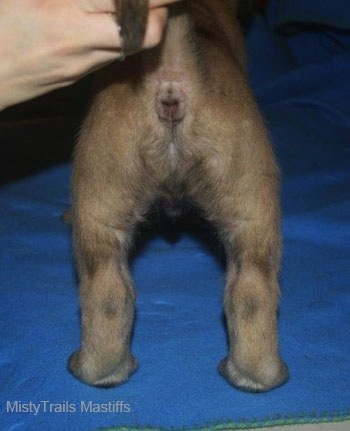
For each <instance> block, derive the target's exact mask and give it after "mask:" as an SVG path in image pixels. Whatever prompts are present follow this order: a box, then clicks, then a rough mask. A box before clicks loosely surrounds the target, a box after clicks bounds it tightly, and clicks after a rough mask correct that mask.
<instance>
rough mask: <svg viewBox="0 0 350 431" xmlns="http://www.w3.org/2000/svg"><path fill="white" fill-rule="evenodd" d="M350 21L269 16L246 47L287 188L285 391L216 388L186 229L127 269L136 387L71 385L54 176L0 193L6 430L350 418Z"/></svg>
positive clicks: (215, 343)
mask: <svg viewBox="0 0 350 431" xmlns="http://www.w3.org/2000/svg"><path fill="white" fill-rule="evenodd" d="M282 3H283V7H282V6H281V4H282ZM306 3H308V5H309V6H308V8H306V7H301V5H305V4H306ZM321 3H322V5H321ZM337 3H338V8H337ZM279 4H280V8H278V5H279ZM293 5H294V6H295V7H294V6H293ZM316 6H317V9H315V7H316ZM326 7H327V8H328V9H327V10H326V9H324V8H326ZM312 8H314V9H312ZM312 10H314V11H315V10H317V11H318V14H313V13H311V11H312ZM337 11H338V16H336V15H337V14H336V12H337ZM325 12H326V13H325ZM328 12H329V13H328ZM349 14H350V5H349V2H348V1H346V0H344V1H341V0H337V1H336V0H332V1H326V0H324V1H322V2H319V1H316V0H315V1H311V0H308V1H307V2H305V1H303V0H300V1H296V0H290V1H287V0H286V1H285V2H277V1H272V3H271V6H270V9H269V11H268V16H267V17H266V18H263V17H259V16H258V17H256V19H255V20H254V22H253V23H252V28H251V31H250V33H249V35H248V37H247V39H248V40H247V42H248V53H249V57H250V60H251V61H250V76H251V82H252V85H253V88H254V89H255V92H256V95H257V99H258V102H259V104H260V106H261V108H262V110H263V113H264V115H265V118H266V121H267V125H268V127H269V130H270V133H271V137H272V141H273V145H274V147H275V151H276V154H277V157H278V160H279V163H280V166H281V169H282V173H283V190H282V204H283V214H284V217H283V234H284V255H283V271H282V276H281V285H282V300H281V306H280V315H279V327H280V340H281V351H282V355H283V357H284V358H285V360H286V362H287V363H288V365H289V368H290V372H291V378H290V380H289V382H288V383H287V384H286V385H284V386H282V387H281V388H278V389H276V390H274V391H272V392H270V393H266V394H247V393H243V392H239V391H237V390H235V389H233V388H232V387H230V386H229V385H228V384H227V383H226V381H225V380H224V379H222V378H221V377H220V376H219V374H218V373H217V368H216V367H217V364H218V362H219V360H220V359H221V358H222V357H224V356H225V354H226V351H227V345H226V336H225V328H224V324H223V319H222V305H221V298H222V288H223V273H224V269H223V266H222V264H221V262H220V260H219V259H218V258H217V256H216V254H215V253H213V250H212V249H211V247H210V241H209V239H208V237H207V235H206V232H203V228H200V227H193V226H187V227H183V228H182V229H179V228H178V227H176V226H175V227H173V228H172V234H173V237H174V238H175V237H176V236H177V238H175V239H176V240H174V238H173V240H171V241H170V240H169V238H168V235H166V234H164V232H162V231H160V230H157V229H156V228H155V229H154V231H151V232H148V233H147V235H145V236H144V237H143V239H142V247H141V248H140V249H139V252H138V254H137V255H136V257H135V258H134V259H133V264H132V272H133V276H134V280H135V284H136V287H137V291H138V300H137V318H136V323H135V330H134V334H133V343H132V350H133V352H134V354H135V356H136V357H137V358H138V360H139V364H140V367H139V370H138V372H137V373H136V374H135V375H133V376H132V378H131V379H130V381H129V382H128V383H127V384H125V385H123V386H120V387H118V388H115V389H111V390H102V389H95V388H91V387H88V386H86V385H83V384H82V383H80V382H78V381H77V380H75V379H74V378H73V377H72V376H71V375H70V374H69V373H68V372H67V371H66V360H67V357H68V355H69V354H70V353H71V352H72V351H73V350H75V349H76V348H77V347H78V345H79V312H78V301H77V292H76V278H75V274H74V268H73V261H72V255H71V251H70V236H69V232H68V230H67V228H66V227H65V226H64V225H63V224H62V223H61V222H60V215H61V213H62V210H63V209H64V207H65V206H66V204H67V201H68V187H69V175H70V167H69V166H57V167H55V168H54V169H51V170H49V171H45V172H42V173H40V174H39V175H36V176H33V177H31V178H27V179H25V180H24V181H20V182H16V183H13V184H11V185H7V186H6V187H4V188H2V189H1V190H0V201H1V203H0V242H1V245H0V247H1V248H0V250H1V260H0V266H1V272H0V286H1V303H0V315H1V354H0V374H1V405H0V408H1V417H0V421H1V429H3V430H15V429H23V430H28V431H34V430H35V431H36V430H46V429H48V430H53V431H56V430H57V431H58V430H62V429H67V430H68V429H69V430H71V431H81V430H94V429H96V428H98V427H112V426H116V427H118V426H126V427H131V426H140V427H141V428H143V429H144V428H145V427H146V426H151V427H155V428H156V427H162V428H170V427H176V428H179V427H187V428H192V427H196V426H198V427H201V428H204V427H208V429H222V428H223V427H224V426H227V424H230V426H231V427H232V428H235V427H237V428H238V427H241V428H242V427H243V426H245V427H248V426H257V425H263V424H264V425H266V424H268V423H271V424H276V423H293V422H298V421H300V422H308V421H320V420H343V419H345V418H349V416H350V361H349V357H350V348H349V346H350V313H349V310H350V169H349V168H350V141H349V139H350V138H349V137H350V38H349V33H347V32H346V31H344V26H345V27H346V25H347V27H346V28H349V25H348V24H349V23H350V19H349ZM321 16H322V17H323V18H322V19H321V18H320V17H321ZM310 17H311V18H310ZM315 17H317V19H318V20H317V21H316V22H315V20H314V18H315ZM324 19H327V20H328V19H329V21H327V23H325V22H324ZM346 19H347V21H346ZM318 23H320V24H321V25H322V26H318V25H317V24H318ZM344 23H345V24H344ZM291 24H292V26H291ZM309 24H312V26H311V27H310V26H309ZM325 24H327V28H325V27H324V25H325ZM291 29H292V30H291ZM1 145H11V142H5V143H1ZM0 149H1V148H0ZM225 424H226V425H225ZM125 429H128V428H123V430H125ZM206 429H207V428H206Z"/></svg>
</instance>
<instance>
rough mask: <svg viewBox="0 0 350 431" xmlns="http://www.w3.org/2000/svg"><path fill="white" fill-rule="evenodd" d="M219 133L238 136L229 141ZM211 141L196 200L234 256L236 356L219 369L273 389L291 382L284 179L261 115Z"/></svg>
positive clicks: (231, 294)
mask: <svg viewBox="0 0 350 431" xmlns="http://www.w3.org/2000/svg"><path fill="white" fill-rule="evenodd" d="M238 118H239V117H238ZM221 126H222V124H221ZM243 129H244V130H243ZM220 130H227V131H229V130H231V133H230V136H224V135H223V133H222V132H221V131H220ZM204 133H205V132H204ZM208 138H209V136H207V139H208ZM211 140H212V142H213V150H211V151H212V154H206V155H204V156H203V162H202V163H201V172H200V173H198V174H197V177H199V178H200V179H201V182H203V184H202V185H201V184H200V183H199V186H198V189H197V193H196V199H197V202H198V204H199V205H200V206H202V207H203V208H204V210H205V212H206V214H207V216H208V218H209V219H210V220H211V221H212V222H213V223H214V224H215V225H216V226H217V227H218V229H219V232H220V236H221V238H222V241H223V243H224V245H225V249H226V254H227V279H226V286H225V293H224V309H225V316H226V322H227V329H228V337H229V354H228V356H227V358H226V359H224V360H223V361H222V362H221V364H220V367H219V370H220V373H221V374H222V375H223V376H224V377H225V378H226V379H227V380H228V381H229V382H230V383H231V384H232V385H234V386H236V387H238V388H240V389H242V390H246V391H251V392H262V391H268V390H270V389H272V388H274V387H276V386H279V385H281V384H283V383H284V382H285V381H286V380H287V378H288V371H287V367H286V366H285V364H284V362H283V361H282V360H281V359H280V356H279V351H278V340H277V318H276V314H277V306H278V297H279V287H278V271H279V261H280V243H281V241H280V232H279V196H278V195H279V193H278V192H279V184H278V183H279V176H278V172H277V169H276V167H275V164H274V160H273V156H272V154H271V151H270V149H269V144H268V140H267V138H266V134H265V132H264V127H263V125H262V121H261V120H260V117H259V115H256V116H255V118H253V120H252V121H251V120H250V121H246V122H245V121H244V119H243V120H241V123H238V122H237V124H235V125H232V119H231V124H229V123H228V124H227V126H226V127H222V128H221V129H218V131H217V134H216V136H214V135H213V136H212V139H211ZM235 141H236V142H235Z"/></svg>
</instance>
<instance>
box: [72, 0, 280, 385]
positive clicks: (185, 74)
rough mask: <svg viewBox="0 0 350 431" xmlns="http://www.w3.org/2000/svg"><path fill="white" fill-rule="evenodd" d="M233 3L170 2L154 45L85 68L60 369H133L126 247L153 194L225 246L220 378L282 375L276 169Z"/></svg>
mask: <svg viewBox="0 0 350 431" xmlns="http://www.w3.org/2000/svg"><path fill="white" fill-rule="evenodd" d="M123 3H124V2H123ZM133 3H134V5H135V4H136V5H137V3H138V2H133ZM139 5H140V7H143V8H144V7H145V4H144V2H139ZM236 7H237V5H236V3H235V2H234V1H232V2H227V1H224V0H222V1H221V0H202V1H199V0H198V1H187V2H182V3H179V4H174V5H173V6H171V7H170V8H169V13H170V18H169V24H168V28H167V31H166V34H165V38H164V41H163V43H162V44H161V46H159V47H157V48H155V49H153V50H150V51H147V52H142V53H140V54H137V55H134V56H131V57H129V58H127V59H126V60H125V62H124V63H121V64H114V65H112V66H110V67H108V68H107V69H105V70H104V71H102V72H101V73H100V74H99V78H98V80H97V84H96V89H95V96H94V99H93V103H92V106H91V109H90V112H89V115H88V117H87V119H86V121H85V124H84V127H83V130H82V133H81V136H80V140H79V143H78V145H77V150H76V155H75V162H74V174H73V187H72V189H73V192H72V214H73V236H74V246H75V252H76V257H77V263H78V269H79V273H80V298H81V309H82V347H81V349H80V350H79V351H78V352H76V353H75V354H73V355H72V357H71V358H70V362H69V368H70V370H71V371H72V373H73V374H74V375H76V376H77V377H78V378H80V379H81V380H83V381H84V382H86V383H88V384H91V385H95V386H110V385H117V384H120V383H122V382H123V381H125V380H126V379H127V378H128V377H129V375H130V374H131V373H132V372H133V371H135V369H136V360H135V359H134V358H133V357H132V355H131V352H130V333H131V329H132V321H133V313H134V299H135V295H134V290H133V286H132V281H131V278H130V274H129V270H128V265H127V256H128V247H129V244H130V242H131V239H132V235H133V232H134V230H135V228H136V227H137V224H138V223H139V222H140V221H142V219H143V217H144V215H145V214H146V213H147V210H148V209H149V207H150V206H151V205H152V204H153V202H154V201H156V200H160V199H163V200H164V201H166V202H171V201H178V200H179V199H182V198H186V200H190V201H192V203H193V204H194V205H195V206H198V207H200V208H201V209H202V210H203V212H204V214H205V215H206V217H207V218H208V219H209V220H210V221H211V222H212V223H213V224H214V225H215V226H216V227H217V229H218V231H219V234H220V236H221V238H222V241H223V243H224V246H225V249H226V252H227V277H226V286H225V293H224V307H225V314H226V319H227V328H228V335H229V353H228V356H227V358H225V359H224V360H223V361H222V362H221V364H220V367H219V370H220V372H221V374H222V375H223V376H224V377H225V378H227V380H228V381H229V382H230V383H231V384H233V385H234V386H236V387H238V388H240V389H243V390H248V391H266V390H270V389H272V388H273V387H275V386H278V385H280V384H282V383H284V382H285V380H286V379H287V376H288V372H287V368H286V366H285V364H284V363H283V361H282V360H281V359H280V356H279V353H278V342H277V331H276V309H277V302H278V295H279V288H278V282H277V278H278V271H279V261H280V233H279V203H278V202H279V197H278V196H279V176H278V170H277V168H276V165H275V162H274V158H273V154H272V151H271V148H270V145H269V142H268V138H267V135H266V132H265V129H264V126H263V122H262V120H261V118H260V115H259V113H258V111H257V108H256V105H255V103H254V100H253V97H252V95H251V92H250V90H249V87H248V84H247V80H246V77H245V71H244V69H245V61H244V48H243V42H242V36H241V33H240V29H239V25H238V23H237V20H236ZM143 12H144V9H143ZM127 43H128V42H127V41H126V44H127ZM126 48H127V46H126ZM133 49H134V48H132V50H133ZM194 348H195V346H194Z"/></svg>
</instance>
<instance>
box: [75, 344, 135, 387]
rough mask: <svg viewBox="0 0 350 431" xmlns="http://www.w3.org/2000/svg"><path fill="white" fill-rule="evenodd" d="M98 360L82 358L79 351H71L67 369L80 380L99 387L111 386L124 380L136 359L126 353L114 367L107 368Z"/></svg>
mask: <svg viewBox="0 0 350 431" xmlns="http://www.w3.org/2000/svg"><path fill="white" fill-rule="evenodd" d="M99 362H100V361H91V360H89V359H87V358H84V359H82V355H81V353H80V352H75V353H73V354H72V355H71V356H70V357H69V360H68V365H67V366H68V370H69V371H70V373H71V374H73V376H74V377H76V378H77V379H79V380H81V381H82V382H84V383H86V384H88V385H90V386H96V387H99V388H112V387H114V386H118V385H120V384H122V383H124V382H126V381H127V380H128V379H129V377H130V375H131V374H133V373H134V372H135V371H136V369H137V361H136V359H135V358H134V357H133V356H131V355H128V357H127V358H126V359H124V360H122V361H118V362H117V363H116V364H115V366H114V367H108V369H107V370H105V369H103V367H101V365H99Z"/></svg>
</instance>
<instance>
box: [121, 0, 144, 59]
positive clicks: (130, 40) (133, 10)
mask: <svg viewBox="0 0 350 431" xmlns="http://www.w3.org/2000/svg"><path fill="white" fill-rule="evenodd" d="M117 10H118V18H119V25H120V34H121V37H122V40H123V50H124V52H125V54H132V53H133V52H137V51H139V50H140V48H141V46H142V42H143V39H144V36H145V32H146V26H147V18H148V0H119V1H118V2H117Z"/></svg>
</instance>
